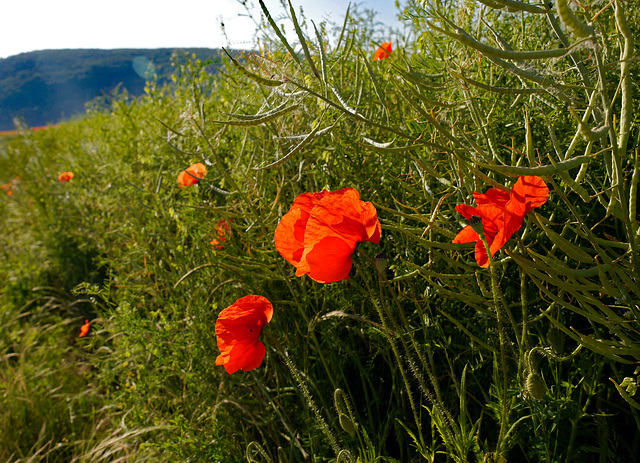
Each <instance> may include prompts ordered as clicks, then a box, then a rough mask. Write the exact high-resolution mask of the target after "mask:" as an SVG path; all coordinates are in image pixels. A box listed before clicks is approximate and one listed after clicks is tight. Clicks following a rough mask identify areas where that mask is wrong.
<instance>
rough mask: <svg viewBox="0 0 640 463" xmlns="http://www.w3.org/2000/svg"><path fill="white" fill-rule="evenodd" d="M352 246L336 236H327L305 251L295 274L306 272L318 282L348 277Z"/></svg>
mask: <svg viewBox="0 0 640 463" xmlns="http://www.w3.org/2000/svg"><path fill="white" fill-rule="evenodd" d="M353 251H354V246H353V245H352V244H351V243H348V242H346V241H344V240H342V239H341V238H338V237H336V236H327V237H324V238H322V239H321V240H320V241H318V242H317V243H315V245H314V246H313V247H312V248H311V249H310V250H309V251H308V252H305V254H304V256H303V260H302V262H301V266H300V268H299V269H298V272H296V276H302V275H304V274H308V275H309V277H310V278H311V279H313V280H315V281H317V282H318V283H333V282H336V281H340V280H344V279H347V278H349V271H350V270H351V265H352V264H353V260H352V258H351V255H352V254H353Z"/></svg>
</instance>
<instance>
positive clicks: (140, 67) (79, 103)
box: [0, 48, 220, 131]
mask: <svg viewBox="0 0 640 463" xmlns="http://www.w3.org/2000/svg"><path fill="white" fill-rule="evenodd" d="M174 53H177V54H178V55H180V54H185V53H189V54H191V53H195V54H196V56H197V57H198V58H200V59H202V60H207V59H211V60H212V61H213V62H214V63H216V62H219V55H220V50H217V49H209V48H192V49H172V48H159V49H117V50H96V49H77V50H76V49H73V50H42V51H34V52H29V53H22V54H19V55H15V56H10V57H8V58H4V59H0V131H2V130H11V129H13V128H14V123H13V120H14V118H15V117H19V118H21V119H22V120H23V121H24V122H26V124H27V125H29V126H32V127H33V126H40V125H46V124H52V123H56V122H59V121H60V120H62V119H65V118H69V117H71V116H73V115H75V114H78V113H82V112H84V108H85V104H86V103H87V102H88V101H91V100H93V99H94V98H96V97H97V96H100V95H102V94H104V93H109V92H110V91H112V90H113V89H114V88H115V87H117V86H118V85H121V86H122V87H123V88H125V89H126V90H127V91H128V92H129V94H131V95H136V96H137V95H140V94H141V93H142V92H143V91H144V85H145V82H146V81H147V80H148V79H152V78H155V77H157V78H158V79H159V80H160V81H162V80H164V79H167V78H168V77H169V75H170V74H171V57H172V55H174ZM213 72H215V69H214V70H213Z"/></svg>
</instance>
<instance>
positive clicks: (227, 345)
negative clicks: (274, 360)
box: [216, 295, 273, 374]
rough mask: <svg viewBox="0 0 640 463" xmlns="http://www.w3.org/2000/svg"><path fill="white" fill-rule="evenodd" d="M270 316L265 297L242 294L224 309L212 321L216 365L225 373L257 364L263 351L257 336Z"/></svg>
mask: <svg viewBox="0 0 640 463" xmlns="http://www.w3.org/2000/svg"><path fill="white" fill-rule="evenodd" d="M272 316H273V306H272V305H271V302H269V300H268V299H267V298H266V297H263V296H256V295H249V296H244V297H241V298H240V299H238V300H237V301H236V302H234V303H233V304H232V305H230V306H229V307H227V308H226V309H224V310H223V311H222V312H220V315H218V320H217V321H216V337H217V342H218V348H219V349H220V352H221V353H220V355H219V356H218V358H216V365H224V369H225V370H227V373H229V374H232V373H235V372H236V371H238V370H242V371H249V370H253V369H254V368H258V367H259V366H260V364H261V363H262V359H264V355H265V353H266V351H267V349H266V348H265V346H264V344H262V342H261V341H260V340H259V339H258V338H259V337H260V334H261V333H262V330H263V328H264V327H265V325H266V324H267V323H269V321H271V317H272Z"/></svg>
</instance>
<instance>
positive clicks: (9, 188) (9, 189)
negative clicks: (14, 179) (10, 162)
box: [0, 183, 13, 196]
mask: <svg viewBox="0 0 640 463" xmlns="http://www.w3.org/2000/svg"><path fill="white" fill-rule="evenodd" d="M0 188H2V189H3V190H4V191H6V192H7V195H9V196H11V195H12V194H13V191H12V190H13V183H5V184H4V185H0Z"/></svg>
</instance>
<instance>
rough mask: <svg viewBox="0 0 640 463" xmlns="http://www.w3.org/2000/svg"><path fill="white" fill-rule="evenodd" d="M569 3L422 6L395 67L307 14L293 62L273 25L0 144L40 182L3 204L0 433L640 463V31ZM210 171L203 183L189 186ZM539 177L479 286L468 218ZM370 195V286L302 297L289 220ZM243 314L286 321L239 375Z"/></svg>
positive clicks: (127, 454) (219, 453)
mask: <svg viewBox="0 0 640 463" xmlns="http://www.w3.org/2000/svg"><path fill="white" fill-rule="evenodd" d="M559 3H561V2H559ZM566 7H568V8H569V9H571V14H572V15H573V16H571V17H569V16H567V14H566V11H565V12H563V13H562V14H558V12H557V11H556V10H555V8H556V7H555V6H553V7H548V6H542V5H533V4H529V3H527V2H516V1H509V2H506V1H503V0H492V1H491V2H489V1H483V2H481V3H475V2H470V1H469V2H438V1H433V2H429V1H422V2H419V3H418V2H411V1H410V2H409V3H408V5H407V7H406V9H405V11H404V15H405V17H406V18H407V21H408V22H411V24H412V33H413V34H414V36H415V37H416V39H415V41H414V42H409V43H402V41H400V42H398V41H394V51H393V53H392V54H391V56H390V57H389V58H387V59H386V60H382V61H372V60H371V58H370V56H372V51H373V50H375V48H376V47H377V46H378V44H379V43H381V42H382V41H385V40H386V39H388V37H385V36H384V35H378V33H377V32H375V31H376V27H375V24H374V23H373V20H372V18H371V17H368V16H365V15H359V14H358V13H357V12H355V11H351V12H349V13H348V15H347V18H346V20H345V22H344V24H343V25H342V26H340V25H339V26H336V30H335V37H334V38H335V40H330V39H329V37H327V35H326V34H328V32H327V31H328V30H331V28H330V27H329V26H328V25H326V24H325V25H321V26H320V27H319V28H317V27H315V24H313V25H312V26H313V27H312V28H311V27H309V26H308V25H307V23H306V20H305V18H304V17H303V16H302V15H299V14H298V13H297V12H296V10H295V8H291V15H292V17H293V16H294V15H296V20H295V21H292V23H291V27H292V30H294V31H295V33H296V37H297V41H296V42H295V43H287V44H284V43H282V41H283V40H284V37H285V36H284V35H282V34H280V37H278V34H276V37H275V38H269V37H271V36H270V33H269V32H267V30H265V34H266V35H267V36H266V37H265V39H264V42H263V49H262V50H261V52H260V54H258V53H255V54H250V55H247V56H245V57H243V58H238V57H234V58H231V56H228V57H227V58H225V59H226V61H225V64H226V66H225V67H224V69H223V70H222V72H221V73H220V75H219V76H218V77H211V76H209V75H208V74H207V73H206V72H205V67H206V65H207V63H206V62H200V61H197V60H190V61H187V62H185V63H182V64H179V65H178V66H176V68H175V74H174V77H173V83H172V85H171V86H162V85H160V84H158V83H149V84H148V85H147V89H146V94H145V96H143V97H141V98H138V99H135V100H130V99H129V98H127V95H122V94H117V93H116V94H112V95H110V96H108V97H105V98H103V99H102V100H100V101H98V102H96V103H95V104H94V105H93V106H92V108H91V109H90V111H89V112H88V114H87V115H86V116H85V117H84V118H83V119H81V120H78V121H73V122H69V123H65V124H62V125H60V126H59V127H57V128H55V129H50V130H47V131H43V132H36V133H30V134H23V135H20V136H19V137H15V138H11V139H6V141H2V144H0V166H2V168H3V170H2V171H3V172H7V178H4V179H2V181H3V182H7V181H9V180H11V178H13V177H14V176H20V182H19V184H18V186H17V187H16V188H15V189H14V194H13V195H12V196H10V197H9V196H7V197H3V198H2V201H1V202H0V207H1V208H2V209H3V216H2V217H3V219H2V220H3V222H2V229H3V231H4V233H3V234H2V235H1V236H2V238H0V239H2V240H3V245H4V246H3V247H2V249H3V251H2V252H3V253H4V256H3V257H6V258H5V259H3V264H2V266H1V272H2V273H1V274H0V277H2V281H3V282H4V283H3V286H2V293H1V294H2V297H3V299H2V301H3V313H4V314H6V315H3V316H6V320H7V321H6V322H4V323H3V328H2V329H3V330H4V331H3V338H6V339H9V340H11V341H10V342H7V343H6V346H8V347H6V348H5V347H3V349H4V350H3V354H2V355H4V356H5V357H4V358H5V360H4V362H5V363H7V365H8V367H7V369H6V375H5V374H4V373H3V377H2V381H3V383H2V384H3V387H4V388H5V389H4V390H6V391H7V392H6V393H5V395H6V396H7V397H12V398H15V399H13V400H11V401H9V403H8V404H7V410H8V413H7V415H6V416H8V417H10V419H11V420H17V419H19V418H20V417H26V416H29V417H31V416H34V417H35V418H29V419H31V420H33V421H34V422H36V423H37V424H38V425H37V426H36V427H31V428H30V433H29V434H27V433H26V432H24V433H23V435H24V436H25V437H28V438H25V439H24V440H23V442H21V443H20V446H21V447H20V448H19V450H18V449H16V450H11V452H12V453H14V452H15V453H14V454H13V456H11V453H9V454H8V455H7V458H9V459H11V458H12V459H14V460H18V461H27V459H28V458H33V459H37V458H40V457H39V456H38V455H40V454H43V453H46V452H50V453H49V454H50V455H51V457H50V459H52V460H53V459H54V453H53V448H54V447H53V444H54V443H55V444H57V443H58V442H63V440H62V439H64V438H66V439H67V440H65V441H64V449H65V450H64V451H65V452H67V453H64V454H62V453H61V454H60V456H59V457H58V456H57V454H55V458H59V460H58V461H66V460H64V458H67V459H73V458H75V459H76V460H82V459H84V461H97V460H98V456H99V458H102V459H103V460H104V461H109V460H111V459H113V460H115V459H116V458H121V459H122V460H131V461H144V460H149V461H176V460H177V461H194V462H195V461H225V462H227V461H243V460H247V461H272V462H275V461H307V460H308V461H323V460H330V461H337V462H355V461H362V462H377V461H389V462H392V461H421V460H427V461H445V460H446V461H455V462H467V461H507V460H512V461H548V462H556V461H565V462H570V461H601V460H607V459H613V458H614V457H615V458H618V459H627V460H629V461H635V460H634V458H637V457H636V455H637V454H638V449H637V444H635V443H634V442H636V443H637V442H638V441H639V439H638V436H639V434H640V421H639V419H638V410H637V404H638V402H640V401H639V400H638V398H637V392H636V390H637V383H638V381H639V380H640V379H639V378H638V377H637V375H638V370H637V368H636V364H637V362H638V361H639V360H640V358H639V357H640V347H639V346H640V340H639V334H640V326H639V325H638V311H639V310H640V306H639V299H638V294H640V291H639V290H638V288H639V286H640V276H639V275H640V269H639V263H638V259H639V257H638V245H639V240H640V238H639V235H638V223H637V206H636V204H637V198H636V197H637V150H638V139H639V137H640V135H639V133H640V132H639V131H638V107H637V105H638V103H637V101H638V99H637V98H635V96H637V84H636V83H635V82H636V81H637V79H634V78H632V77H635V76H636V75H637V70H638V67H637V61H635V55H634V54H633V47H632V46H630V44H631V41H632V40H633V38H634V37H637V30H635V29H633V28H637V22H633V21H632V19H633V18H637V16H638V14H639V13H638V10H637V7H635V6H634V4H633V3H632V2H629V3H628V4H624V2H621V1H618V0H616V1H614V2H613V3H611V4H609V5H608V6H607V5H605V4H603V5H602V7H603V8H604V9H603V10H602V11H601V12H599V14H596V13H598V11H584V10H583V9H581V8H578V9H575V8H574V6H571V4H569V5H568V6H567V5H565V4H559V5H558V8H566ZM264 14H265V15H266V16H267V20H266V22H265V24H266V25H269V24H275V21H274V20H273V18H270V17H269V14H268V11H266V9H265V11H264ZM591 18H593V19H591ZM625 18H626V20H625ZM562 21H564V23H563V22H562ZM572 21H573V23H571V22H572ZM575 21H579V22H580V23H582V24H583V25H584V27H582V26H580V24H578V23H575ZM567 22H569V23H571V24H568V23H567ZM565 24H566V26H565ZM269 27H271V26H269ZM309 30H312V31H313V32H312V33H309V32H308V31H309ZM576 30H578V31H579V32H580V34H578V36H576V35H575V31H576ZM585 34H586V37H583V36H585ZM289 42H292V41H289ZM534 51H535V53H533V54H531V53H528V52H534ZM525 52H527V53H525ZM195 162H202V163H204V164H206V165H207V169H208V172H207V175H206V177H205V178H204V179H203V180H202V181H201V182H199V183H198V184H197V185H195V186H192V187H189V188H185V189H179V188H178V187H177V182H176V177H177V175H178V173H179V172H181V171H182V170H183V169H185V168H186V167H188V166H189V165H191V164H192V163H195ZM5 167H6V168H5ZM67 170H71V171H73V172H74V174H75V177H74V179H73V180H72V181H71V182H68V183H60V182H58V181H57V180H56V178H57V175H58V174H59V173H60V172H62V171H67ZM519 175H537V176H540V177H542V178H543V179H544V181H545V182H546V183H547V185H548V186H549V188H550V191H551V194H550V198H549V200H548V201H547V202H546V203H545V204H544V205H543V206H542V207H540V208H537V209H536V210H535V211H534V212H531V213H530V214H528V215H527V216H526V217H525V220H524V224H523V226H522V228H521V229H520V230H518V231H517V232H516V233H515V234H514V236H513V238H512V239H511V240H510V241H509V242H507V244H506V245H505V246H504V247H503V249H502V250H501V251H500V252H499V253H498V254H496V255H495V256H493V258H492V259H491V265H490V267H489V268H488V269H481V268H479V267H478V265H477V263H476V262H475V260H474V258H473V250H472V248H471V246H468V245H462V244H454V243H452V239H453V238H454V237H455V236H456V234H457V233H458V231H460V229H461V228H462V227H463V226H465V225H466V224H463V223H461V221H460V220H461V219H460V215H459V214H458V213H457V212H456V210H455V206H456V204H473V201H474V200H473V196H472V193H474V192H485V191H486V190H487V189H488V188H489V187H496V188H501V189H508V188H510V187H511V186H512V185H513V183H514V182H515V178H516V177H518V176H519ZM346 186H350V187H354V188H356V189H357V190H358V191H359V192H360V195H361V198H362V199H363V200H365V201H371V202H373V203H374V204H375V206H376V208H377V210H378V215H379V218H380V221H381V223H382V228H383V234H382V239H381V242H380V244H379V245H375V244H373V243H369V242H366V243H361V244H360V245H359V246H358V248H357V251H356V253H355V254H354V256H353V257H354V265H353V269H352V271H351V273H350V276H349V279H348V280H344V281H341V282H337V283H333V284H326V285H323V284H319V283H316V282H314V281H312V280H310V279H308V278H306V277H304V278H297V277H295V276H294V272H293V269H292V267H291V266H290V265H289V264H288V263H287V262H286V261H284V259H282V258H281V256H280V255H279V253H278V251H277V250H276V249H275V246H274V243H273V234H274V231H275V227H276V226H277V224H278V221H279V220H280V218H281V217H282V216H283V215H284V214H285V213H286V212H287V211H288V210H289V207H290V205H291V203H292V202H293V200H294V199H295V198H296V196H297V195H299V194H301V193H303V192H308V191H316V192H317V191H320V190H322V189H323V188H328V189H330V190H337V189H339V188H341V187H346ZM5 212H6V214H5ZM221 220H226V221H227V222H228V223H229V224H230V226H231V229H232V231H231V232H229V234H228V235H227V236H226V241H224V242H223V243H222V245H221V247H218V246H212V245H211V244H210V241H211V240H212V239H214V238H217V237H218V231H217V224H218V222H219V221H221ZM383 254H384V255H386V256H387V258H384V257H382V255H383ZM373 256H376V257H373ZM38 287H40V288H41V289H36V290H35V291H34V288H38ZM43 287H47V288H51V287H53V288H55V290H53V289H42V288H43ZM52 292H53V293H55V294H56V299H55V301H56V302H55V304H54V303H53V302H51V301H53V300H54V299H47V297H49V296H47V297H45V296H43V295H47V294H52ZM33 293H35V294H37V295H38V296H39V297H40V298H36V299H35V300H34V302H29V301H30V300H31V298H33V296H32V294H33ZM247 294H260V295H263V296H265V297H267V298H268V299H269V300H270V301H271V302H272V303H273V305H274V317H273V320H272V322H271V323H270V324H269V325H268V327H267V328H266V329H265V331H264V333H263V336H262V338H263V341H264V343H265V344H266V345H267V355H266V357H265V360H264V361H263V364H262V366H261V367H260V368H258V369H256V370H254V371H251V372H237V373H235V374H233V375H227V374H226V373H225V372H224V370H223V369H222V368H221V367H220V366H216V365H215V361H216V357H217V355H218V354H219V350H218V348H217V345H216V338H215V320H216V316H217V314H218V313H219V311H220V310H222V309H224V308H225V307H227V306H228V305H230V304H231V303H233V302H234V301H235V300H236V299H237V298H239V297H242V296H244V295H247ZM27 303H28V304H27ZM32 306H33V307H34V309H33V310H36V309H35V308H39V309H38V310H39V311H40V312H37V311H36V312H37V313H41V312H42V313H43V314H46V316H45V315H42V316H38V317H35V316H33V315H31V314H27V315H25V313H27V312H26V310H27V308H28V307H32ZM54 308H55V309H54ZM29 310H31V309H29ZM85 318H90V319H91V320H92V323H93V325H92V331H91V334H90V336H89V337H88V338H82V339H76V336H77V335H76V333H77V330H78V329H79V326H80V324H81V323H82V320H84V319H85ZM65 326H68V327H71V326H73V327H74V329H73V330H72V331H73V332H72V333H71V334H70V335H68V336H67V337H66V338H64V337H63V336H61V335H60V334H59V333H60V332H61V331H62V330H63V327H65ZM44 346H52V347H51V348H45V347H44ZM30 352H38V353H37V355H27V354H29V353H30ZM14 354H15V355H14ZM68 357H72V358H74V359H76V360H75V361H70V362H61V361H60V360H59V359H61V358H65V359H66V358H68ZM17 358H20V359H24V361H23V360H21V361H20V362H18V361H17V360H14V359H17ZM36 364H38V365H39V368H40V370H37V369H36V370H35V373H34V370H33V368H34V365H36ZM52 364H56V365H57V366H56V367H55V368H51V367H50V365H52ZM81 365H82V366H85V365H86V367H85V368H81V367H80V366H81ZM74 368H75V369H76V374H75V376H73V375H72V374H71V373H70V371H71V370H73V369H74ZM45 373H46V374H45ZM66 376H71V377H70V378H66ZM16 378H36V380H34V382H33V383H32V384H31V385H30V387H32V388H33V390H34V391H35V390H37V391H40V395H39V401H40V402H38V403H36V402H34V403H27V402H24V401H22V400H20V398H19V397H22V396H20V393H21V390H20V388H19V387H18V386H17V385H19V384H20V381H17V380H16ZM60 378H66V380H64V381H62V382H57V383H56V381H60ZM54 383H55V384H62V389H60V391H58V390H56V389H55V386H54ZM612 383H613V384H612ZM51 391H55V392H51ZM56 400H57V402H56ZM68 403H72V404H75V405H76V408H77V410H78V412H77V413H76V415H74V418H73V420H72V419H71V418H70V416H71V415H69V416H67V415H68V414H66V410H68V407H67V405H65V404H68ZM92 407H94V408H95V409H97V410H99V412H98V415H97V416H98V418H95V416H96V415H93V414H92V413H89V411H90V410H93V409H94V408H92ZM74 410H76V409H74ZM29 414H31V415H29ZM75 416H81V417H84V418H86V419H84V418H83V419H82V420H80V419H78V418H75ZM16 417H17V418H16ZM22 419H24V418H22ZM11 423H15V421H12V422H11ZM11 423H9V422H8V421H7V422H6V423H3V424H2V425H3V426H4V428H3V429H5V428H8V427H14V428H15V425H14V424H11ZM52 423H55V432H54V430H53V428H52ZM45 424H46V426H44V425H45ZM72 426H76V428H74V429H72ZM33 429H38V430H39V429H43V431H42V432H39V431H37V432H36V431H34V432H31V431H33ZM12 432H14V433H15V432H17V431H16V429H12ZM74 432H75V434H74ZM3 434H4V433H3ZM7 436H14V434H10V433H7ZM14 441H15V437H11V442H12V444H13V443H14ZM7 442H9V441H8V440H7ZM112 443H117V447H114V448H117V452H120V453H117V452H116V453H114V454H113V455H111V454H108V453H107V452H106V451H104V449H105V448H107V447H108V446H109V445H111V444H112ZM634 445H635V446H636V447H634ZM7 448H9V447H7ZM38 452H40V453H38ZM101 452H103V453H101ZM3 456H5V455H3ZM92 458H93V460H92Z"/></svg>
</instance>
